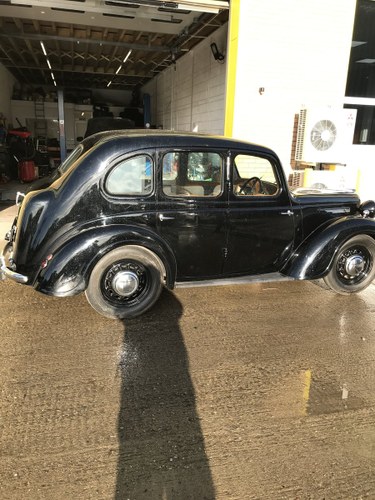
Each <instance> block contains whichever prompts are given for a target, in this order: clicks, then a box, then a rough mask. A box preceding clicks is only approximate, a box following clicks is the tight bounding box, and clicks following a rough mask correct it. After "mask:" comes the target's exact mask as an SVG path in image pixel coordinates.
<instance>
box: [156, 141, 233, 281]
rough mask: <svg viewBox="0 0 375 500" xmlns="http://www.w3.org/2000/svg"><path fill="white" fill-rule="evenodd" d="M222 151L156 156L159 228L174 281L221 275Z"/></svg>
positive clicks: (182, 151)
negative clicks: (174, 268) (174, 267)
mask: <svg viewBox="0 0 375 500" xmlns="http://www.w3.org/2000/svg"><path fill="white" fill-rule="evenodd" d="M224 164H225V153H224V152H220V151H219V152H218V151H217V150H215V151H212V150H208V149H204V148H202V149H200V150H190V149H180V148H179V149H175V150H164V151H159V153H158V167H159V190H158V213H157V230H158V232H159V234H160V235H161V236H162V238H163V239H164V240H165V241H167V243H168V244H169V246H170V247H171V249H172V251H173V253H174V255H175V258H176V262H177V280H178V281H179V280H189V279H204V278H215V277H219V276H220V274H221V272H222V267H223V257H224V254H225V247H226V236H227V231H226V209H227V193H226V191H225V189H224V187H225V183H224V171H225V169H224Z"/></svg>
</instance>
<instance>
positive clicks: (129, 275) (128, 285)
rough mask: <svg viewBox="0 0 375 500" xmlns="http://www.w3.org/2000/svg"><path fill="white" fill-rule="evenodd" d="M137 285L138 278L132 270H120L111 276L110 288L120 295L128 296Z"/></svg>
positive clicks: (133, 291) (134, 290)
mask: <svg viewBox="0 0 375 500" xmlns="http://www.w3.org/2000/svg"><path fill="white" fill-rule="evenodd" d="M138 287H139V278H138V276H137V274H136V273H134V272H133V271H121V272H119V273H117V274H115V276H114V277H113V280H112V288H113V290H114V291H115V292H116V293H117V294H118V295H120V296H121V297H130V296H131V295H133V293H135V292H136V290H137V288H138Z"/></svg>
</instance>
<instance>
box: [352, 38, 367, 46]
mask: <svg viewBox="0 0 375 500" xmlns="http://www.w3.org/2000/svg"><path fill="white" fill-rule="evenodd" d="M366 43H367V42H357V41H356V40H353V41H352V47H359V45H365V44H366Z"/></svg>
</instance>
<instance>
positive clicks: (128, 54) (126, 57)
mask: <svg viewBox="0 0 375 500" xmlns="http://www.w3.org/2000/svg"><path fill="white" fill-rule="evenodd" d="M131 53H132V49H130V50H129V52H128V53H127V54H126V56H125V57H124V60H123V61H122V62H123V63H125V62H126V61H127V60H128V57H129V56H130V54H131Z"/></svg>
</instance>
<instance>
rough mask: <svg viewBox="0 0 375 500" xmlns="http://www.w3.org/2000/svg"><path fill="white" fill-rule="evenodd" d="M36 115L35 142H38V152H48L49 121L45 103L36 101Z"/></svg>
mask: <svg viewBox="0 0 375 500" xmlns="http://www.w3.org/2000/svg"><path fill="white" fill-rule="evenodd" d="M34 113H35V130H34V133H35V140H36V145H35V147H36V150H37V151H41V150H44V151H46V150H47V120H46V116H45V112H44V101H43V100H35V101H34Z"/></svg>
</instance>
